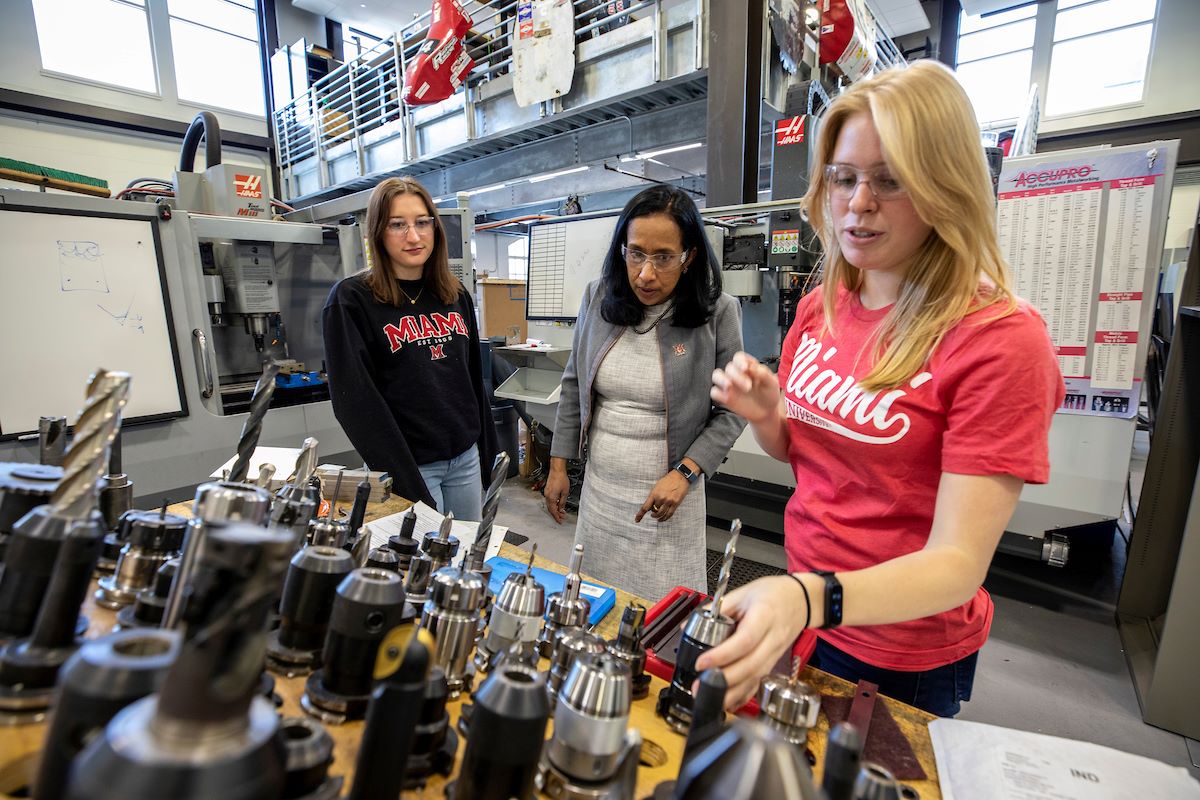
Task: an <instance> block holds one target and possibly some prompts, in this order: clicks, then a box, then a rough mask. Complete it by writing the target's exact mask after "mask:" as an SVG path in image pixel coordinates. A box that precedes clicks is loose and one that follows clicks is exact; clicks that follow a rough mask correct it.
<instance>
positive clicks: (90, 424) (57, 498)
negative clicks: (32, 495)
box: [50, 369, 129, 520]
mask: <svg viewBox="0 0 1200 800" xmlns="http://www.w3.org/2000/svg"><path fill="white" fill-rule="evenodd" d="M128 399H129V373H127V372H108V371H106V370H103V369H98V370H96V373H95V374H94V375H92V378H91V381H90V382H89V383H88V388H87V399H86V400H85V401H84V405H83V410H82V411H80V412H79V420H78V421H77V422H76V423H75V437H74V438H73V439H72V440H71V446H70V447H69V448H68V449H67V452H66V454H65V455H64V456H63V477H62V480H61V481H60V482H59V484H58V488H56V489H55V490H54V494H53V495H52V496H51V497H50V510H51V513H52V514H54V515H55V516H59V517H66V518H69V519H78V520H84V519H87V518H88V517H89V515H90V514H91V513H92V511H93V510H95V508H96V504H97V499H98V497H99V488H98V483H99V481H100V480H101V479H102V478H103V477H104V475H105V473H106V471H107V469H108V453H109V448H110V447H111V446H112V441H113V439H114V438H116V435H117V429H118V428H119V427H120V425H121V409H123V408H124V407H125V403H126V402H127V401H128Z"/></svg>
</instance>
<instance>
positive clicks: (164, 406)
mask: <svg viewBox="0 0 1200 800" xmlns="http://www.w3.org/2000/svg"><path fill="white" fill-rule="evenodd" d="M0 242H3V243H4V245H3V247H0V342H3V346H0V375H3V376H4V379H3V381H4V384H3V385H4V390H3V392H0V438H12V437H14V436H20V435H23V434H28V433H33V432H36V431H37V429H38V417H40V416H44V415H56V416H65V417H66V418H67V421H68V423H69V424H72V425H73V424H74V423H75V420H76V419H77V418H78V416H79V411H80V409H82V408H83V402H84V396H85V392H86V389H87V382H88V378H89V377H90V376H91V375H92V373H94V372H95V371H96V370H97V369H98V368H103V369H107V370H114V371H123V372H128V373H130V375H132V377H133V380H132V383H131V385H130V391H129V403H128V405H126V407H125V411H124V413H123V419H124V421H125V422H145V421H151V420H156V419H164V418H168V417H173V416H183V415H186V414H187V404H186V401H185V399H184V394H183V381H182V380H181V376H180V371H179V358H178V353H177V350H176V347H175V337H174V329H173V326H172V324H171V317H170V303H169V300H168V298H167V287H166V278H165V275H164V272H163V264H162V257H161V246H160V243H159V236H158V227H157V220H148V219H145V218H144V217H137V218H135V217H125V216H122V215H117V214H90V213H80V212H73V213H58V212H54V211H45V210H41V209H38V210H34V209H23V208H18V207H5V208H0Z"/></svg>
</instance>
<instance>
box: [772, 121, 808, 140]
mask: <svg viewBox="0 0 1200 800" xmlns="http://www.w3.org/2000/svg"><path fill="white" fill-rule="evenodd" d="M803 141H804V117H792V118H791V119H781V120H779V121H778V122H776V123H775V146H776V147H782V146H783V145H787V144H800V143H801V142H803Z"/></svg>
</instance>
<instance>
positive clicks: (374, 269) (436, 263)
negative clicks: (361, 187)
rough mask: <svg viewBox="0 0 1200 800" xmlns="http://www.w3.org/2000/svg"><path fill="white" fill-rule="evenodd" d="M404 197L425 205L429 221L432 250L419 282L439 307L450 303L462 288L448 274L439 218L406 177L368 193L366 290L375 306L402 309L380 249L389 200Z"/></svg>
mask: <svg viewBox="0 0 1200 800" xmlns="http://www.w3.org/2000/svg"><path fill="white" fill-rule="evenodd" d="M405 194H412V195H416V196H417V197H419V198H420V199H421V202H422V203H424V204H425V213H426V214H428V215H429V216H431V217H433V250H432V252H430V254H429V260H428V261H426V262H425V267H426V269H425V270H424V271H423V272H422V273H421V278H422V280H424V281H425V285H426V286H428V287H429V290H430V292H431V293H433V294H436V295H437V296H438V298H439V299H441V301H442V302H443V303H446V304H450V303H453V302H454V301H455V300H456V299H457V298H458V293H459V292H461V291H462V288H463V287H462V283H461V282H460V281H459V280H458V278H456V277H454V273H452V272H451V271H450V259H449V251H448V249H447V247H446V231H445V230H444V229H443V228H442V218H441V217H439V216H438V213H437V206H435V205H434V204H433V198H431V197H430V196H429V192H428V191H426V189H425V187H424V186H422V185H421V184H419V183H417V182H416V181H415V180H413V179H412V178H409V177H401V178H387V179H386V180H383V181H380V182H379V183H378V184H377V185H376V186H375V191H373V192H371V199H370V200H368V201H367V230H366V237H365V238H366V245H367V270H366V278H365V280H366V283H367V286H369V287H371V294H373V295H375V299H376V300H378V301H379V302H381V303H385V304H387V305H389V306H396V307H397V308H399V307H400V306H401V305H402V304H401V302H400V288H399V286H398V285H397V283H396V276H395V275H394V274H393V273H392V260H391V259H390V258H388V254H387V250H386V249H385V248H384V241H385V240H384V237H385V236H386V234H387V225H388V222H389V221H390V220H391V216H392V200H394V199H395V198H397V197H399V196H400V195H405Z"/></svg>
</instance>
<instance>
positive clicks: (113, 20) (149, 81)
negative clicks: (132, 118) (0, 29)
mask: <svg viewBox="0 0 1200 800" xmlns="http://www.w3.org/2000/svg"><path fill="white" fill-rule="evenodd" d="M33 16H34V22H35V24H36V25H37V36H38V48H39V49H40V50H41V54H42V69H45V70H48V71H50V72H58V73H61V74H63V75H71V76H74V77H77V78H84V79H86V80H89V81H96V82H98V83H106V84H110V85H112V86H119V87H121V88H125V89H136V90H137V91H140V92H150V93H155V94H156V93H157V92H158V77H157V73H156V72H155V71H154V54H153V51H152V50H151V47H150V23H149V19H148V18H147V15H146V0H33ZM114 43H115V44H114Z"/></svg>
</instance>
